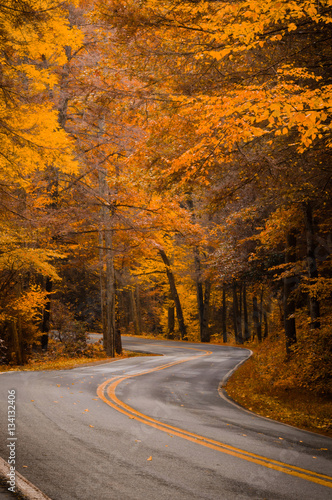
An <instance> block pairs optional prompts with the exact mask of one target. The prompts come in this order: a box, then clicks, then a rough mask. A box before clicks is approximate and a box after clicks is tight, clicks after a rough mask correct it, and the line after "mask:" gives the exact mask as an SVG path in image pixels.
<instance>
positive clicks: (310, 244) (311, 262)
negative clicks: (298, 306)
mask: <svg viewBox="0 0 332 500" xmlns="http://www.w3.org/2000/svg"><path fill="white" fill-rule="evenodd" d="M304 210H305V220H306V240H307V263H308V275H309V279H310V280H311V281H312V280H313V281H314V280H317V278H318V269H317V261H316V257H315V244H314V236H315V233H314V223H313V215H312V206H311V203H310V202H307V203H306V204H305V207H304ZM309 310H310V317H311V328H312V329H316V328H320V320H319V317H320V304H319V301H318V299H317V298H316V297H313V296H312V295H309Z"/></svg>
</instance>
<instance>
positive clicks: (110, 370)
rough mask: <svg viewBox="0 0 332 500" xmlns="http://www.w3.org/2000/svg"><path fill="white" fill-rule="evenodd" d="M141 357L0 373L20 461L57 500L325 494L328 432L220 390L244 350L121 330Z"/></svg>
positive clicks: (3, 411) (4, 452)
mask: <svg viewBox="0 0 332 500" xmlns="http://www.w3.org/2000/svg"><path fill="white" fill-rule="evenodd" d="M123 344H124V347H125V348H126V349H130V350H143V351H149V352H155V353H158V354H162V355H163V356H140V357H134V358H128V359H125V360H120V361H115V362H111V363H107V364H101V365H92V366H89V367H81V368H76V369H73V370H63V371H48V372H11V373H6V374H1V375H0V387H1V391H0V400H1V405H0V418H1V430H2V436H1V439H0V456H2V457H3V458H4V459H7V456H8V447H7V442H8V441H7V394H8V391H9V390H15V397H16V405H17V411H16V429H15V432H16V437H17V441H16V444H15V446H16V460H17V469H18V471H19V472H20V473H21V474H23V475H24V476H25V477H27V478H28V479H29V480H30V481H31V482H32V483H34V484H35V485H36V486H37V487H39V488H40V489H41V490H42V491H43V492H44V493H45V494H47V495H48V496H49V497H50V498H51V499H52V500H74V499H80V500H81V499H84V500H162V499H165V500H170V499H172V500H198V499H200V500H201V499H211V500H214V499H218V500H233V499H257V500H258V499H266V500H273V499H285V500H286V499H287V500H296V499H301V500H305V499H308V500H313V499H320V500H324V499H330V498H331V493H332V490H331V487H332V478H331V477H329V475H331V471H332V467H331V465H332V460H331V459H332V453H331V450H332V446H331V445H332V439H329V438H326V437H324V436H320V435H316V434H312V433H308V432H304V431H301V430H298V429H295V428H293V427H290V426H286V425H283V424H280V423H277V422H274V421H272V420H268V419H265V418H261V417H258V416H256V415H253V414H251V413H250V412H247V411H245V410H243V409H241V408H239V407H237V406H236V405H234V404H232V403H231V402H230V401H227V400H226V399H224V398H222V397H221V396H220V394H219V392H218V386H219V383H220V381H221V380H222V379H223V378H224V377H225V376H226V375H227V373H229V371H230V370H232V369H233V368H234V367H235V366H236V365H237V364H238V363H239V362H241V361H243V360H244V359H245V358H247V357H248V355H249V351H247V350H245V349H239V348H232V347H222V346H216V345H206V344H204V345H202V344H193V343H181V342H173V341H157V340H148V339H138V338H131V337H124V338H123Z"/></svg>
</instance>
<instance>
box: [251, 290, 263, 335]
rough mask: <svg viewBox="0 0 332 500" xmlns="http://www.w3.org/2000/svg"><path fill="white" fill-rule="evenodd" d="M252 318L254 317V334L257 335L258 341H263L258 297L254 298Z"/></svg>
mask: <svg viewBox="0 0 332 500" xmlns="http://www.w3.org/2000/svg"><path fill="white" fill-rule="evenodd" d="M252 319H253V329H254V335H253V336H255V334H256V335H257V339H258V342H262V323H261V322H260V314H259V309H258V301H257V297H256V296H254V297H253V298H252Z"/></svg>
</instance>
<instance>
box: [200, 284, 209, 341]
mask: <svg viewBox="0 0 332 500" xmlns="http://www.w3.org/2000/svg"><path fill="white" fill-rule="evenodd" d="M210 296H211V282H210V281H209V280H206V281H205V287H204V297H203V316H202V319H201V342H210V329H209V314H210Z"/></svg>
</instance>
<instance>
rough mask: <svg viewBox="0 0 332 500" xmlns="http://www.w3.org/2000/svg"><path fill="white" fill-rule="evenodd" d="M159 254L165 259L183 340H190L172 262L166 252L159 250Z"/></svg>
mask: <svg viewBox="0 0 332 500" xmlns="http://www.w3.org/2000/svg"><path fill="white" fill-rule="evenodd" d="M158 252H159V255H160V256H161V258H162V259H163V262H164V264H165V267H166V274H167V278H168V283H169V286H170V291H171V296H172V299H173V301H174V304H175V309H176V316H177V319H178V323H179V330H180V336H181V340H188V337H187V328H186V325H185V322H184V317H183V312H182V307H181V302H180V297H179V295H178V292H177V288H176V284H175V279H174V274H173V272H172V270H171V264H170V262H169V260H168V257H167V255H166V253H165V252H164V250H162V249H159V250H158Z"/></svg>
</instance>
